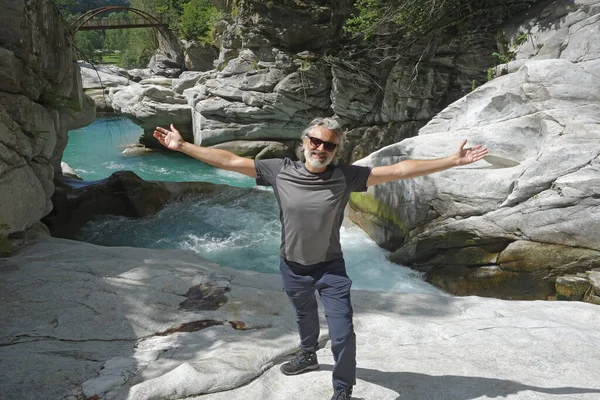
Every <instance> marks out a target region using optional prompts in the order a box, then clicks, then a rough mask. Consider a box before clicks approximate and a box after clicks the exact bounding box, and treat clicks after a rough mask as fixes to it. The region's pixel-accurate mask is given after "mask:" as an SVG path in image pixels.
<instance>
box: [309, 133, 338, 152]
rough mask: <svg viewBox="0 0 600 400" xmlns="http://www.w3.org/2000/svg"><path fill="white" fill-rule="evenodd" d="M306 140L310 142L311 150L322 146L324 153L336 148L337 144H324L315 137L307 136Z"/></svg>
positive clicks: (324, 142)
mask: <svg viewBox="0 0 600 400" xmlns="http://www.w3.org/2000/svg"><path fill="white" fill-rule="evenodd" d="M307 138H308V140H310V145H311V147H313V148H315V149H316V148H318V147H319V146H320V145H323V148H324V149H325V151H328V152H330V153H331V152H332V151H334V150H335V148H336V147H337V143H332V142H326V141H324V140H321V139H318V138H316V137H312V136H307Z"/></svg>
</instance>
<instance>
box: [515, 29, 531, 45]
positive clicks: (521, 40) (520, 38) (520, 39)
mask: <svg viewBox="0 0 600 400" xmlns="http://www.w3.org/2000/svg"><path fill="white" fill-rule="evenodd" d="M528 37H529V35H528V34H527V32H526V33H522V34H520V35H519V36H517V45H518V46H520V45H522V44H523V43H525V42H526V41H527V38H528Z"/></svg>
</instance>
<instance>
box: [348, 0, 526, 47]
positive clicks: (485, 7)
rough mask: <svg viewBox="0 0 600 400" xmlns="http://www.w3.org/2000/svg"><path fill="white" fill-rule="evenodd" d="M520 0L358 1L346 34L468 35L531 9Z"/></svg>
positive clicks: (368, 35)
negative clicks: (481, 26) (383, 31)
mask: <svg viewBox="0 0 600 400" xmlns="http://www.w3.org/2000/svg"><path fill="white" fill-rule="evenodd" d="M528 7H529V5H528V4H527V3H525V2H523V1H521V0H507V1H502V2H500V1H497V0H446V1H439V0H404V1H398V0H356V1H355V3H354V8H355V10H356V12H355V13H354V14H353V15H351V17H350V18H348V20H347V21H346V24H345V26H344V30H345V31H346V32H347V33H349V34H350V35H351V36H353V37H362V38H364V39H368V38H369V37H370V36H372V35H376V34H377V33H378V31H379V29H380V28H383V27H390V26H395V27H397V28H398V29H399V30H400V31H401V32H402V33H403V35H404V37H406V38H415V37H422V36H425V35H428V34H431V33H443V32H448V31H451V30H454V31H461V30H462V31H468V30H469V29H472V28H473V27H476V26H477V25H478V24H480V23H481V22H482V20H485V21H487V22H488V23H492V24H499V23H501V22H502V21H505V20H506V19H507V18H509V17H510V16H511V15H512V14H514V13H515V12H516V11H520V10H522V9H525V8H528Z"/></svg>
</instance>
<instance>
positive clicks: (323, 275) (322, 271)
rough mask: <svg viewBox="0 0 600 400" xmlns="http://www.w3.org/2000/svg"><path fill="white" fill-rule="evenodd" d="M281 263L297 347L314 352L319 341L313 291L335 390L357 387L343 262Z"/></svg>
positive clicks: (349, 307) (348, 300)
mask: <svg viewBox="0 0 600 400" xmlns="http://www.w3.org/2000/svg"><path fill="white" fill-rule="evenodd" d="M298 267H302V266H299V265H297V264H294V263H291V262H288V261H286V260H283V259H282V260H281V263H280V264H279V269H280V271H281V277H282V279H283V288H284V289H285V292H286V293H287V295H288V297H289V298H290V300H291V301H292V305H293V306H294V309H295V310H296V322H297V323H298V331H299V333H300V347H301V348H302V349H303V350H306V351H317V349H318V339H319V315H318V313H317V299H316V297H315V290H318V291H319V295H320V296H321V302H322V303H323V307H324V308H325V317H327V325H328V326H329V337H330V338H331V351H332V352H333V359H334V360H335V365H334V367H333V387H334V389H341V388H348V387H350V386H354V385H355V384H356V378H355V375H356V335H355V334H354V326H353V325H352V305H351V304H350V287H351V286H352V281H351V280H350V278H348V275H347V274H346V264H345V263H344V259H339V260H335V261H330V262H324V263H319V264H315V265H314V266H310V267H303V268H298Z"/></svg>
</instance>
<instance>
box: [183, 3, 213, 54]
mask: <svg viewBox="0 0 600 400" xmlns="http://www.w3.org/2000/svg"><path fill="white" fill-rule="evenodd" d="M222 18H223V13H222V12H220V11H219V10H217V8H216V7H215V6H213V5H212V3H211V2H210V1H209V0H190V1H189V2H188V3H185V4H184V5H183V12H182V13H181V16H180V17H179V20H178V27H179V33H180V35H181V36H182V37H184V38H186V39H197V40H199V41H200V42H201V43H202V44H205V45H207V44H210V43H212V36H211V31H212V28H213V27H214V25H215V23H216V22H217V21H218V20H220V19H222Z"/></svg>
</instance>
